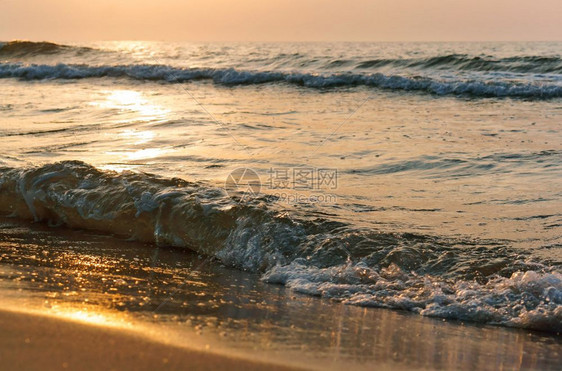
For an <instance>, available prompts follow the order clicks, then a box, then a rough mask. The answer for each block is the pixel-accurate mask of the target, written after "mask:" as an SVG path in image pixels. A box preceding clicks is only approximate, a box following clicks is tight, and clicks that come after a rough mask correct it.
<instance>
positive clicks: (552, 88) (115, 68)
mask: <svg viewBox="0 0 562 371" xmlns="http://www.w3.org/2000/svg"><path fill="white" fill-rule="evenodd" d="M101 77H109V78H130V79H135V80H152V81H164V82H169V83H182V82H188V81H194V80H212V81H213V82H214V83H216V84H221V85H229V86H233V85H250V84H267V83H287V84H291V85H297V86H305V87H310V88H334V87H354V86H365V87H370V88H379V89H386V90H398V91H414V92H422V93H429V94H434V95H466V96H472V97H513V98H532V99H552V98H560V97H562V85H559V84H552V83H548V84H547V83H541V84H538V83H515V82H507V81H480V80H446V81H438V80H435V79H432V78H429V77H415V76H414V77H409V76H400V75H385V74H382V73H374V74H353V73H340V74H312V73H286V72H255V71H244V70H236V69H232V68H225V69H217V68H176V67H171V66H166V65H150V64H144V65H102V66H89V65H83V64H80V65H78V64H57V65H46V64H45V65H39V64H30V65H25V64H21V63H0V78H19V79H22V80H45V79H84V78H101Z"/></svg>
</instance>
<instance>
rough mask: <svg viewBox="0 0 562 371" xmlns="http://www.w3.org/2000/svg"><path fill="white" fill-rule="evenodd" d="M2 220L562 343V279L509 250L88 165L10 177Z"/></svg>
mask: <svg viewBox="0 0 562 371" xmlns="http://www.w3.org/2000/svg"><path fill="white" fill-rule="evenodd" d="M0 214H3V215H10V216H13V217H20V218H27V219H32V220H35V221H44V222H48V223H50V224H51V225H65V226H67V227H71V228H81V229H89V230H97V231H101V232H105V233H109V234H114V235H117V236H120V237H125V238H131V239H136V240H141V241H146V242H151V243H155V244H158V245H167V246H175V247H177V248H187V249H191V250H193V251H195V252H197V253H199V254H204V255H208V256H212V257H215V258H217V259H219V260H220V261H221V262H222V263H224V264H227V265H230V266H233V267H237V268H239V269H243V270H248V271H252V272H258V273H260V274H262V279H263V280H264V281H266V282H270V283H276V284H283V285H286V286H288V287H289V288H291V289H293V290H295V291H298V292H301V293H305V294H309V295H315V296H321V297H325V298H330V299H333V300H338V301H342V302H344V303H348V304H354V305H362V306H377V307H386V308H394V309H403V310H409V311H412V312H415V313H419V314H421V315H426V316H434V317H440V318H450V319H461V320H468V321H475V322H480V323H490V324H498V325H505V326H514V327H522V328H529V329H537V330H542V331H550V332H559V331H562V274H560V271H559V267H558V266H556V265H555V264H554V265H553V263H550V262H548V261H540V260H537V259H535V258H531V256H530V255H529V253H526V252H524V251H521V250H516V249H513V248H510V247H509V246H507V245H506V243H505V242H502V241H470V240H462V239H450V238H444V237H439V236H428V235H420V234H411V233H389V232H383V231H378V230H368V229H361V228H357V227H355V226H353V225H349V224H346V223H342V222H339V221H335V220H329V219H319V218H316V217H312V216H307V215H306V214H303V215H299V214H297V213H296V212H294V213H289V212H287V211H286V210H283V209H280V208H279V207H277V206H276V204H275V203H274V202H273V201H272V200H271V199H269V198H268V197H266V196H263V197H258V198H256V199H254V200H250V201H244V202H242V201H241V200H240V199H238V198H236V197H234V198H233V197H229V196H228V195H227V194H226V193H225V192H224V191H223V190H222V189H220V188H216V187H212V186H209V185H207V184H204V183H194V182H188V181H185V180H181V179H177V178H172V179H168V178H161V177H157V176H154V175H150V174H143V173H133V172H123V173H115V172H110V171H102V170H100V169H97V168H95V167H93V166H90V165H88V164H86V163H83V162H79V161H66V162H60V163H54V164H48V165H44V166H41V167H30V168H6V167H5V168H0Z"/></svg>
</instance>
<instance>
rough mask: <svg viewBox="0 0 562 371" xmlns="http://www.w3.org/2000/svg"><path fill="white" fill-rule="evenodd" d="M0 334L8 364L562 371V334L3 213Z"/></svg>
mask: <svg viewBox="0 0 562 371" xmlns="http://www.w3.org/2000/svg"><path fill="white" fill-rule="evenodd" d="M2 309H3V310H2ZM6 309H8V311H6ZM27 313H32V314H27ZM92 323H93V324H92ZM145 330H146V331H145ZM0 333H1V334H2V336H1V339H0V369H10V370H11V369H39V368H41V369H62V367H63V365H67V366H68V367H69V369H84V368H88V369H91V368H93V367H94V368H99V369H111V368H116V369H131V368H136V369H149V368H150V369H159V368H162V367H166V368H170V369H176V368H182V369H184V368H187V367H188V366H187V365H189V368H191V369H208V368H213V369H223V368H227V367H229V368H231V369H241V368H247V369H263V368H267V369H274V367H273V365H272V364H276V365H285V366H286V367H305V368H312V369H354V370H355V369H359V370H361V369H365V370H368V369H374V368H376V369H392V370H402V369H408V370H411V369H456V370H473V369H479V370H484V369H492V370H493V369H530V370H533V369H534V370H550V369H552V370H557V369H559V365H560V362H561V359H562V352H561V349H562V337H561V336H560V335H559V334H556V333H540V332H534V331H527V330H522V329H510V328H502V327H497V326H486V325H479V324H475V323H470V322H464V323H463V322H460V321H444V320H441V319H432V318H427V317H422V316H419V315H417V314H412V313H408V312H403V311H395V310H388V309H381V308H361V307H356V306H349V305H343V304H341V303H336V302H333V301H330V300H324V299H319V298H315V297H310V296H307V295H299V294H296V293H294V292H292V291H291V290H289V289H287V288H285V287H283V286H278V285H271V284H267V283H265V282H262V281H260V280H259V276H257V275H252V274H247V273H245V272H241V271H238V270H234V269H229V268H226V267H223V266H221V265H220V264H217V262H213V261H209V260H208V259H205V258H203V257H201V256H197V255H196V254H192V253H189V252H187V251H181V250H178V249H168V248H161V247H160V248H159V247H156V246H153V245H146V244H142V243H136V242H130V241H124V240H121V239H118V238H113V237H110V236H103V235H96V234H91V233H87V232H84V231H77V230H69V229H65V228H49V227H47V226H46V225H44V224H29V223H27V222H22V221H17V220H14V219H2V218H0ZM26 339H27V340H28V341H27V342H26ZM206 344H209V350H206V348H205V346H206ZM211 352H212V353H211ZM268 362H269V363H272V364H269V363H268ZM275 367H278V366H275ZM279 367H281V366H279Z"/></svg>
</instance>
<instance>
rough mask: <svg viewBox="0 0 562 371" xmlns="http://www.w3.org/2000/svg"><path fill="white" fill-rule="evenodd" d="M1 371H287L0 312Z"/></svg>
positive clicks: (116, 332) (110, 331)
mask: <svg viewBox="0 0 562 371" xmlns="http://www.w3.org/2000/svg"><path fill="white" fill-rule="evenodd" d="M0 332H1V333H2V336H1V337H0V369H3V370H55V369H70V370H111V369H118V370H124V369H134V370H156V369H168V370H179V369H192V370H232V369H244V370H263V369H268V370H290V369H295V368H291V367H287V366H279V365H275V364H266V363H262V362H258V361H252V360H249V359H240V358H234V357H228V356H224V355H217V354H213V353H210V352H204V351H197V350H194V349H187V348H182V347H177V346H172V345H168V344H163V343H158V342H155V341H153V340H151V339H149V338H143V337H141V336H139V335H138V334H134V333H131V332H128V331H123V330H122V329H112V328H105V327H102V326H95V325H88V324H83V323H77V322H73V321H67V320H63V319H59V318H55V317H50V316H41V315H35V314H28V313H18V312H12V311H6V310H0Z"/></svg>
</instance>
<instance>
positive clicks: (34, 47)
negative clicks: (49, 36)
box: [0, 40, 93, 57]
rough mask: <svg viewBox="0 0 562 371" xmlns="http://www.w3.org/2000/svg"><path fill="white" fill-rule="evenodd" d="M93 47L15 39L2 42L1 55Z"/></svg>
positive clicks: (81, 50)
mask: <svg viewBox="0 0 562 371" xmlns="http://www.w3.org/2000/svg"><path fill="white" fill-rule="evenodd" d="M91 50H93V49H91V48H87V47H82V46H70V45H61V44H55V43H52V42H47V41H41V42H34V41H23V40H15V41H8V42H5V43H2V42H0V57H2V56H4V57H25V56H37V55H50V54H57V53H63V52H69V51H74V52H84V51H91Z"/></svg>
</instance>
